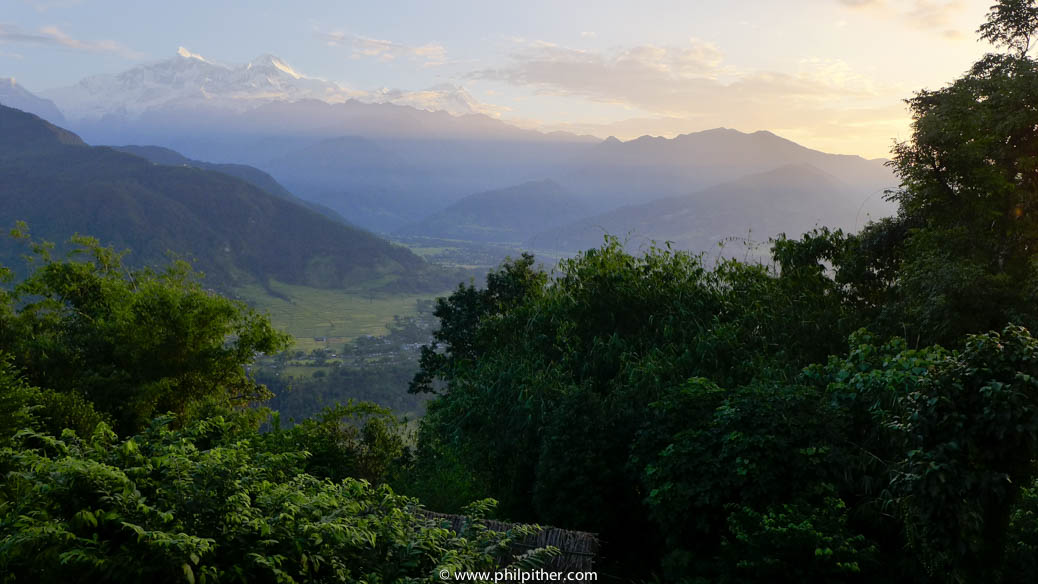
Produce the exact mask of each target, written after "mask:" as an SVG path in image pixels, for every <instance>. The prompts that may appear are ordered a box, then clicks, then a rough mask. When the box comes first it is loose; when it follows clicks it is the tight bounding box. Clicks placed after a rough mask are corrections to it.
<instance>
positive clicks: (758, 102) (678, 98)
mask: <svg viewBox="0 0 1038 584" xmlns="http://www.w3.org/2000/svg"><path fill="white" fill-rule="evenodd" d="M992 2H993V0H784V1H782V2H776V1H774V0H768V1H764V0H726V1H714V0H684V1H680V0H641V1H621V0H597V1H577V0H523V1H522V2H517V1H515V0H501V1H497V0H482V1H461V0H436V1H431V0H426V1H393V0H380V1H378V2H373V1H370V0H368V1H364V2H355V1H347V0H295V1H294V2H285V1H284V0H247V1H246V0H206V1H197V0H177V1H173V2H169V1H163V2H158V1H154V0H138V1H136V2H128V1H126V0H0V7H2V10H0V77H14V78H15V79H16V80H17V81H18V82H19V83H20V84H21V85H23V86H24V87H26V88H27V89H29V90H30V91H34V92H35V91H43V90H47V89H52V88H56V87H62V86H68V85H72V84H74V83H76V82H78V81H79V80H80V79H82V78H84V77H86V76H89V75H94V74H101V73H118V72H121V71H124V70H126V69H129V68H131V67H133V66H136V65H139V64H142V63H150V62H155V61H158V60H162V59H167V58H170V57H172V56H173V55H175V54H176V52H177V50H178V48H179V47H185V48H187V49H188V50H190V51H192V52H193V53H196V54H199V55H203V56H205V57H206V58H207V59H210V60H213V61H216V62H222V63H228V64H234V63H245V62H248V61H250V60H252V59H253V58H255V57H256V56H258V55H261V54H267V53H269V54H273V55H276V56H278V57H279V58H280V59H281V60H283V61H284V62H286V63H288V64H289V65H291V66H292V68H293V69H295V70H296V71H299V72H300V73H303V74H305V75H307V76H310V77H318V78H322V79H326V80H329V81H334V82H336V83H338V84H340V85H342V86H343V87H345V88H348V89H352V90H356V91H357V92H358V94H363V93H364V92H369V93H370V92H377V91H380V90H385V91H393V90H404V91H420V90H431V92H432V93H435V92H436V91H443V90H445V88H452V89H453V88H461V89H463V90H464V91H466V92H467V93H468V94H470V95H471V96H472V98H473V99H474V100H475V101H476V102H477V104H476V106H475V107H476V108H477V110H478V111H480V112H482V113H486V114H488V115H491V116H494V117H498V118H500V119H502V120H505V121H508V122H510V123H513V124H516V125H520V126H523V127H529V128H536V129H541V130H545V131H553V130H566V131H573V132H579V133H587V134H593V135H596V136H599V137H606V136H609V135H615V136H617V137H619V138H621V139H631V138H635V137H638V136H641V135H644V134H649V135H657V136H667V137H671V136H675V135H677V134H681V133H687V132H692V131H699V130H705V129H710V128H716V127H728V128H735V129H738V130H742V131H747V132H752V131H756V130H770V131H772V132H775V133H776V134H779V135H781V136H783V137H786V138H789V139H791V140H794V141H796V142H799V143H801V144H803V145H805V146H808V147H811V148H816V149H819V150H823V151H826V152H833V153H841V154H858V155H862V156H865V157H869V158H875V157H885V156H888V155H889V152H890V148H891V145H892V144H893V143H894V141H895V140H906V139H908V138H909V137H910V121H911V120H910V117H909V114H908V111H907V109H906V107H905V104H904V101H903V100H904V99H905V98H908V97H911V96H912V95H913V93H914V92H915V91H918V90H920V89H924V88H925V89H937V88H939V87H941V86H943V85H944V84H946V83H948V82H950V81H952V80H954V79H955V78H957V77H959V76H960V75H962V74H963V73H964V72H965V71H966V69H968V68H969V66H970V64H972V63H973V62H974V61H976V60H977V59H978V58H979V57H980V56H981V55H982V54H983V53H984V52H986V51H987V50H989V48H990V47H988V46H987V45H986V44H984V43H983V42H978V41H977V35H976V33H975V30H976V29H977V27H978V26H979V25H980V24H981V23H982V22H983V21H984V16H985V14H986V13H987V10H988V7H989V6H990V4H991V3H992ZM419 95H420V94H419Z"/></svg>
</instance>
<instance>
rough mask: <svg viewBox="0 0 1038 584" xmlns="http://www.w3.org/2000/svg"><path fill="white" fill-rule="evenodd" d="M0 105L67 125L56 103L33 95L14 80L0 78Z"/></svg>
mask: <svg viewBox="0 0 1038 584" xmlns="http://www.w3.org/2000/svg"><path fill="white" fill-rule="evenodd" d="M0 104H3V105H6V106H7V107H13V108H14V109H19V110H22V111H23V112H29V113H30V114H35V115H37V116H40V117H41V118H43V119H45V120H47V121H48V122H50V123H52V124H59V125H60V124H63V123H65V118H64V116H62V115H61V112H60V111H58V107H57V106H56V105H54V102H52V101H51V100H49V99H43V98H42V97H38V96H36V95H33V94H32V93H31V92H30V91H29V90H27V89H25V88H24V87H22V86H21V85H19V84H18V83H17V82H16V81H15V80H14V79H10V78H7V79H3V78H0Z"/></svg>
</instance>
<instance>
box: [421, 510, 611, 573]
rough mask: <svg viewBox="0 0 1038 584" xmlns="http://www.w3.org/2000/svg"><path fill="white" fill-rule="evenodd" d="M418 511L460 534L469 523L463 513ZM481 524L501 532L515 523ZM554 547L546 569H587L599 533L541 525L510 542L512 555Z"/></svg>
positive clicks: (578, 570) (507, 529) (590, 567)
mask: <svg viewBox="0 0 1038 584" xmlns="http://www.w3.org/2000/svg"><path fill="white" fill-rule="evenodd" d="M418 513H419V514H420V515H422V516H424V517H428V518H429V519H435V520H439V521H442V522H445V523H447V524H448V527H449V528H450V530H451V531H454V532H455V533H463V532H464V531H465V528H466V527H467V526H468V522H469V519H468V517H465V516H464V515H448V514H445V513H433V512H432V511H426V510H425V509H421V510H419V511H418ZM483 525H486V527H487V529H489V530H491V531H497V532H500V533H504V532H506V531H509V530H510V529H512V528H513V527H515V526H516V524H515V523H505V522H504V521H494V520H490V519H486V520H483ZM547 546H554V547H556V548H559V552H560V553H559V555H558V556H555V557H554V558H552V559H551V560H549V561H548V562H547V564H546V565H545V566H544V569H545V570H554V571H560V572H589V571H591V570H592V568H593V566H594V563H595V556H596V555H597V554H598V536H597V535H596V534H594V533H587V532H585V531H568V530H565V529H559V528H557V527H542V528H541V530H540V531H539V532H537V533H533V534H531V535H528V536H526V537H525V538H523V539H522V540H520V541H515V542H512V544H511V548H512V549H511V551H512V553H513V554H522V553H525V552H528V551H530V550H532V549H537V548H542V547H547Z"/></svg>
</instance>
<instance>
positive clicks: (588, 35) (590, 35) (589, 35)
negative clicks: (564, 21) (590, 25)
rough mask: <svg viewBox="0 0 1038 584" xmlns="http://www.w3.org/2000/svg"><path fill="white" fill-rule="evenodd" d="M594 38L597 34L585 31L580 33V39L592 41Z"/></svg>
mask: <svg viewBox="0 0 1038 584" xmlns="http://www.w3.org/2000/svg"><path fill="white" fill-rule="evenodd" d="M596 37H598V34H597V33H595V32H592V31H585V32H582V33H580V38H582V39H593V38H596Z"/></svg>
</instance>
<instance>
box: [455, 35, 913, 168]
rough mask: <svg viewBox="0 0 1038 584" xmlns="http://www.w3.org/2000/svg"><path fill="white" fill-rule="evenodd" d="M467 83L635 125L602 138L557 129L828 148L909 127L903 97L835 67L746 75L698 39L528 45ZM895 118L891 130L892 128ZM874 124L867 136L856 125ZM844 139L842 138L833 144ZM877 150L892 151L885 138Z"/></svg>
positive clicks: (814, 63) (828, 63) (805, 64)
mask: <svg viewBox="0 0 1038 584" xmlns="http://www.w3.org/2000/svg"><path fill="white" fill-rule="evenodd" d="M470 77H471V78H473V79H479V80H483V81H497V82H502V83H506V84H509V85H513V86H517V87H523V88H526V89H530V90H532V91H533V92H534V93H535V94H537V95H542V96H562V97H573V98H578V99H587V100H591V101H595V102H599V103H607V104H614V105H619V106H621V107H624V108H626V109H628V110H630V111H631V113H632V116H634V117H637V118H638V119H637V120H634V121H630V122H623V123H622V124H621V125H618V126H615V127H613V128H611V129H612V130H613V131H609V132H607V133H606V132H603V130H608V129H609V128H607V127H606V126H608V125H609V124H608V123H599V124H596V123H595V122H593V121H586V122H581V123H580V124H571V125H570V126H569V127H566V128H562V127H557V129H570V130H573V131H580V132H590V133H595V134H596V135H601V134H603V133H605V134H606V135H608V134H609V133H615V134H618V135H620V134H623V135H627V136H628V137H630V136H631V135H632V134H635V135H640V134H642V133H646V132H647V131H661V130H663V129H665V128H668V127H669V128H677V129H679V130H678V131H693V130H701V129H706V128H710V127H717V126H727V127H737V128H740V129H745V130H759V129H763V128H767V129H772V130H778V129H783V130H784V131H785V132H786V134H788V135H790V136H797V137H799V138H803V139H805V140H807V141H808V142H809V143H811V144H812V145H815V146H817V147H821V146H825V147H834V145H836V144H837V143H840V144H843V143H845V142H846V140H845V139H844V138H847V137H851V136H860V137H861V138H862V139H868V140H869V141H871V142H872V143H876V137H875V136H874V135H873V134H874V130H875V131H882V132H884V133H885V134H884V135H885V136H892V135H894V133H896V132H897V131H899V130H900V128H901V127H903V126H905V125H906V124H907V119H908V116H907V114H906V112H905V111H904V106H903V104H902V102H901V100H900V99H899V98H900V96H902V95H904V94H905V92H906V90H905V88H901V87H895V86H890V85H886V84H884V83H882V82H880V81H877V80H875V79H873V78H871V77H869V76H866V75H863V74H861V73H859V72H857V71H855V70H854V69H853V68H852V67H851V66H850V65H848V64H847V63H846V62H844V61H841V60H839V59H824V58H805V59H802V60H800V61H799V62H798V63H796V65H795V67H794V68H792V70H791V71H789V72H775V71H743V70H739V69H737V68H734V67H732V66H730V65H728V64H726V63H725V61H724V58H723V55H722V53H721V51H720V50H719V49H718V48H717V47H716V46H714V45H713V44H711V43H707V42H703V41H700V40H697V39H691V40H690V41H689V42H688V44H686V45H684V46H678V47H661V46H655V45H641V46H636V47H630V48H621V49H614V50H613V51H590V50H581V49H573V48H567V47H561V46H558V45H552V44H550V43H527V44H526V46H524V47H523V48H522V49H521V50H519V51H518V52H516V53H515V54H513V55H512V56H511V59H510V61H509V62H508V63H507V64H506V65H505V66H503V67H499V68H495V69H484V70H480V71H476V72H474V73H471V74H470ZM845 112H856V113H855V114H854V115H847V114H846V113H845ZM614 119H615V118H614ZM892 119H896V120H898V121H897V123H888V122H889V121H890V120H892ZM646 120H653V121H652V122H651V123H650V122H646ZM675 120H680V123H676V122H675ZM873 122H875V124H874V128H873V129H868V130H866V129H863V128H864V126H862V127H856V126H854V125H853V124H864V125H865V126H868V125H869V124H872V123H873ZM596 125H597V126H598V127H597V128H596ZM638 127H641V128H643V129H641V130H637V129H636V128H638ZM661 133H663V132H661ZM670 133H671V134H673V133H674V132H673V131H672V132H670ZM840 136H843V137H844V138H840V139H835V137H840ZM879 143H886V144H889V142H888V141H887V140H886V139H883V140H882V141H881V142H879ZM874 154H876V155H881V154H882V153H881V152H877V153H874Z"/></svg>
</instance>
